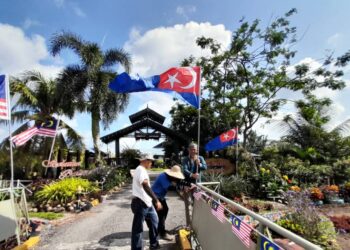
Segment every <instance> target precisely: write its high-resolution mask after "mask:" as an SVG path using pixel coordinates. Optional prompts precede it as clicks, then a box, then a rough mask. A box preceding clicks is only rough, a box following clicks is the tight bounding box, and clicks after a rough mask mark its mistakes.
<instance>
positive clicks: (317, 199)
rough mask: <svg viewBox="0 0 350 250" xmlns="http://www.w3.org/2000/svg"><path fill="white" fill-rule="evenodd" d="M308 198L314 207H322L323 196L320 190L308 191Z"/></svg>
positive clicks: (312, 189)
mask: <svg viewBox="0 0 350 250" xmlns="http://www.w3.org/2000/svg"><path fill="white" fill-rule="evenodd" d="M310 198H311V200H312V201H313V202H314V203H315V205H323V199H324V194H323V193H322V191H321V189H319V188H316V187H313V188H311V190H310Z"/></svg>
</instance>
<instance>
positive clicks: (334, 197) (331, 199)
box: [323, 185, 344, 204]
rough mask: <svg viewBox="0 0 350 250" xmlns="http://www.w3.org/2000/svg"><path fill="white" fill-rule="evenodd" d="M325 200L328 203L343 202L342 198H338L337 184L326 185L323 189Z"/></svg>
mask: <svg viewBox="0 0 350 250" xmlns="http://www.w3.org/2000/svg"><path fill="white" fill-rule="evenodd" d="M323 192H324V194H325V201H326V202H327V203H330V204H343V203H344V200H343V199H339V187H338V186H337V185H328V186H326V187H325V188H324V190H323Z"/></svg>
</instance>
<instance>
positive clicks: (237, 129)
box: [236, 126, 239, 176]
mask: <svg viewBox="0 0 350 250" xmlns="http://www.w3.org/2000/svg"><path fill="white" fill-rule="evenodd" d="M238 132H239V127H238V126H237V127H236V176H238Z"/></svg>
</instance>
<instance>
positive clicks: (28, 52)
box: [0, 23, 62, 77]
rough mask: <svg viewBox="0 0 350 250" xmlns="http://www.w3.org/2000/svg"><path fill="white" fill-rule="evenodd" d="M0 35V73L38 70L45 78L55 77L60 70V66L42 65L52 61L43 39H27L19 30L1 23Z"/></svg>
mask: <svg viewBox="0 0 350 250" xmlns="http://www.w3.org/2000/svg"><path fill="white" fill-rule="evenodd" d="M0 34H1V36H0V58H1V60H0V72H2V73H7V74H19V73H22V72H24V71H27V70H38V71H40V72H41V73H42V74H43V75H44V76H46V77H55V76H56V75H57V74H58V73H59V71H60V70H61V69H62V66H61V65H57V64H51V65H44V64H43V63H42V61H43V60H51V59H52V58H51V56H50V55H49V53H48V50H47V47H46V44H45V39H44V37H42V36H40V35H37V34H35V35H33V36H31V37H28V36H26V35H25V33H24V32H23V30H22V29H21V28H18V27H15V26H11V25H8V24H2V23H0ZM9 38H10V39H9Z"/></svg>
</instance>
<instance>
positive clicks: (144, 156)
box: [136, 154, 154, 161]
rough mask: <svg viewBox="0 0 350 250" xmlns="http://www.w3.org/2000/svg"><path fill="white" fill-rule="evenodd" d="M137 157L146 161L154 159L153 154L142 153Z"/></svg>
mask: <svg viewBox="0 0 350 250" xmlns="http://www.w3.org/2000/svg"><path fill="white" fill-rule="evenodd" d="M136 159H138V160H139V161H145V160H150V161H154V158H153V156H152V155H150V154H145V155H142V156H141V157H140V158H136Z"/></svg>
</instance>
